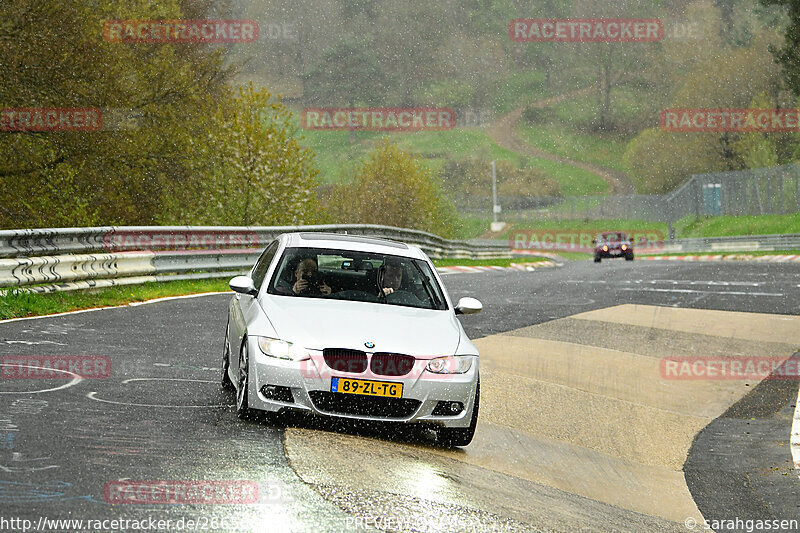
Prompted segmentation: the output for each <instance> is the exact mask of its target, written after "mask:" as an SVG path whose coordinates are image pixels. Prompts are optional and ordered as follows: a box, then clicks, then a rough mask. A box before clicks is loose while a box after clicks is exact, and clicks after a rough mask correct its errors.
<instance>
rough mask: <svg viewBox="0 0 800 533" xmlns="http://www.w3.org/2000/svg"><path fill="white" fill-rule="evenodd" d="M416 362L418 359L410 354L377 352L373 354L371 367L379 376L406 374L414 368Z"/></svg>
mask: <svg viewBox="0 0 800 533" xmlns="http://www.w3.org/2000/svg"><path fill="white" fill-rule="evenodd" d="M415 362H416V359H414V358H413V357H412V356H410V355H403V354H399V353H384V352H376V353H374V354H373V355H372V360H371V361H370V363H369V369H370V370H372V372H373V373H374V374H377V375H379V376H405V375H406V374H408V373H409V372H411V369H412V368H414V363H415Z"/></svg>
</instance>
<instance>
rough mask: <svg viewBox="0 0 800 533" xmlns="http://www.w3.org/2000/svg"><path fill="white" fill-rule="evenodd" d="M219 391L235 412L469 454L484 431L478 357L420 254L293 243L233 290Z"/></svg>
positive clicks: (337, 240)
mask: <svg viewBox="0 0 800 533" xmlns="http://www.w3.org/2000/svg"><path fill="white" fill-rule="evenodd" d="M230 287H231V289H233V290H234V291H235V293H236V294H235V295H234V296H233V298H232V299H231V302H230V305H229V308H228V325H227V328H226V333H225V349H224V353H223V360H222V383H223V385H224V386H226V387H228V388H232V389H235V391H236V411H237V414H238V415H239V416H240V417H242V418H247V417H249V416H250V415H251V414H253V412H254V411H262V412H265V413H273V414H278V413H280V412H284V411H287V410H299V411H305V412H310V413H313V414H316V415H322V416H328V417H343V418H349V419H358V420H374V421H392V422H408V423H418V424H428V425H430V426H432V427H435V428H436V430H437V440H438V441H439V442H440V443H442V444H444V445H447V446H466V445H467V444H469V443H470V441H471V440H472V437H473V435H474V433H475V426H476V424H477V420H478V400H479V395H480V380H479V377H478V350H477V348H476V347H475V345H474V344H472V342H470V340H469V339H468V338H467V335H466V334H465V333H464V329H463V327H462V326H461V323H460V322H459V321H458V319H457V318H456V315H457V314H471V313H477V312H479V311H480V310H481V308H482V306H481V303H480V302H479V301H478V300H476V299H474V298H462V299H461V300H459V302H458V303H457V304H456V305H453V303H452V302H451V300H450V297H449V296H448V294H447V291H446V290H445V289H444V287H443V285H442V283H441V279H440V278H439V275H438V273H437V272H436V269H435V268H434V266H433V264H432V263H431V261H430V259H428V257H427V256H426V255H425V253H423V252H422V250H420V249H419V248H417V247H415V246H410V245H406V244H403V243H399V242H394V241H389V240H384V239H378V238H372V237H361V236H355V235H342V234H333V233H331V234H325V233H287V234H283V235H281V236H279V237H278V238H277V239H276V240H275V241H273V242H272V243H270V244H269V246H267V248H266V249H265V250H264V252H263V253H262V254H261V256H260V257H259V259H258V261H257V262H256V264H255V266H254V267H253V269H252V270H251V271H250V273H249V275H247V276H237V277H235V278H233V279H232V280H231V282H230Z"/></svg>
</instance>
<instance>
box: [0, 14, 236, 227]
mask: <svg viewBox="0 0 800 533" xmlns="http://www.w3.org/2000/svg"><path fill="white" fill-rule="evenodd" d="M140 4H141V5H140V6H137V8H132V7H124V6H119V5H117V3H116V2H110V1H108V0H103V1H100V2H95V3H94V5H92V3H86V2H83V1H81V0H63V1H61V0H19V1H15V2H12V3H8V2H6V3H2V4H0V21H2V22H0V58H2V59H0V62H2V67H1V68H2V72H1V75H0V95H2V102H1V103H2V106H3V107H5V108H17V107H79V108H87V107H88V108H97V109H99V110H102V111H103V115H104V116H105V118H106V119H107V120H105V121H104V127H103V129H102V130H100V131H82V132H81V131H79V132H46V133H45V132H30V131H11V132H0V165H2V166H0V204H2V205H3V206H4V208H3V210H2V211H0V226H3V227H31V226H33V225H43V224H53V223H59V224H64V223H65V222H64V221H65V220H69V216H70V213H71V212H73V213H74V215H75V218H74V220H72V224H87V223H93V222H98V223H103V224H150V223H153V222H155V220H156V219H157V217H158V215H159V212H160V210H161V207H162V206H161V199H162V197H163V196H164V194H165V193H166V192H167V191H173V190H176V189H178V188H179V187H180V184H181V183H183V182H184V181H185V180H186V178H187V176H188V175H189V173H190V167H191V164H190V163H191V161H192V156H193V151H194V147H195V146H197V144H198V142H197V140H198V139H199V138H201V137H199V136H198V135H197V132H198V131H201V130H202V129H204V126H203V124H204V122H206V121H207V120H208V119H209V117H210V116H211V113H210V110H212V109H213V107H214V102H215V101H216V100H218V99H219V98H220V96H221V95H222V94H223V93H224V91H225V90H226V82H227V80H228V79H229V76H230V71H229V70H228V69H226V68H225V67H224V66H223V57H222V49H219V48H215V47H212V46H209V45H203V44H191V45H185V44H183V45H181V44H136V45H131V44H126V43H110V42H106V41H105V40H104V38H103V23H104V21H106V20H109V19H119V18H143V16H144V14H146V16H147V17H148V18H161V19H175V18H185V17H186V16H188V17H191V16H194V17H197V16H200V14H201V13H202V12H203V9H205V8H204V7H203V6H204V3H203V2H190V8H186V9H184V6H183V4H182V3H181V2H179V1H177V0H165V1H164V2H158V4H156V3H155V2H153V1H151V0H144V1H142V2H140ZM184 13H186V15H185V16H184ZM114 114H117V115H122V116H130V117H134V122H135V124H134V127H132V128H129V127H120V124H114V121H113V120H109V119H110V118H111V117H112V116H113V115H114ZM55 183H63V184H65V185H64V186H65V187H67V188H66V189H65V192H66V191H69V193H71V194H70V196H69V197H68V200H67V201H66V202H63V201H62V200H61V199H60V195H56V196H51V195H50V194H51V193H52V192H53V184H55ZM67 184H68V186H67ZM36 196H38V197H37V198H35V199H34V197H36ZM51 215H52V217H51ZM49 218H53V220H54V221H57V222H48V220H49ZM72 224H69V225H72Z"/></svg>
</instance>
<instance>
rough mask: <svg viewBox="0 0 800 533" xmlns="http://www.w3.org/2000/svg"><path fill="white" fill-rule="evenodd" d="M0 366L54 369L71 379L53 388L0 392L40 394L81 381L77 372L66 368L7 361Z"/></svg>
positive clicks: (4, 392)
mask: <svg viewBox="0 0 800 533" xmlns="http://www.w3.org/2000/svg"><path fill="white" fill-rule="evenodd" d="M0 366H13V367H20V366H24V367H27V368H36V369H38V370H52V371H55V372H63V373H64V374H69V375H70V376H72V379H71V380H70V381H69V383H65V384H63V385H59V386H58V387H55V388H52V389H42V390H34V391H30V390H24V391H0V394H40V393H42V392H53V391H57V390H61V389H66V388H67V387H72V386H73V385H77V384H78V383H80V382H81V381H83V378H82V377H80V376H79V375H78V374H75V373H73V372H70V371H68V370H61V369H60V368H42V367H40V366H32V365H25V364H13V365H12V364H8V363H0Z"/></svg>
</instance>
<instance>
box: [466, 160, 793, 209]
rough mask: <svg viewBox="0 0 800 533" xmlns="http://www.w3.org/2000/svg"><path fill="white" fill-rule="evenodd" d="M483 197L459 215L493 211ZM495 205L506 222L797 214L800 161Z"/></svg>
mask: <svg viewBox="0 0 800 533" xmlns="http://www.w3.org/2000/svg"><path fill="white" fill-rule="evenodd" d="M481 200H482V199H479V198H474V197H473V198H470V199H469V200H467V199H456V200H455V201H456V205H458V206H459V209H460V211H461V212H462V213H465V214H472V215H478V216H480V215H483V214H489V215H491V213H492V206H491V202H492V201H491V198H488V199H487V200H485V201H483V202H481ZM499 203H500V205H501V207H502V214H501V218H502V219H503V220H505V221H519V220H531V219H533V220H542V219H551V220H614V219H627V220H630V219H636V220H647V221H650V222H672V221H675V220H678V219H680V218H683V217H686V216H694V217H702V216H721V215H733V216H742V215H767V214H778V215H780V214H787V213H797V212H800V165H798V164H794V163H792V164H788V165H782V166H778V167H770V168H759V169H748V170H736V171H731V172H712V173H707V174H695V175H693V176H692V177H691V178H689V180H687V181H686V182H685V183H684V184H683V185H681V186H680V187H679V188H678V189H676V190H675V191H673V192H670V193H667V194H630V195H615V196H566V197H545V196H529V197H500V198H499ZM481 204H483V205H481Z"/></svg>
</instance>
